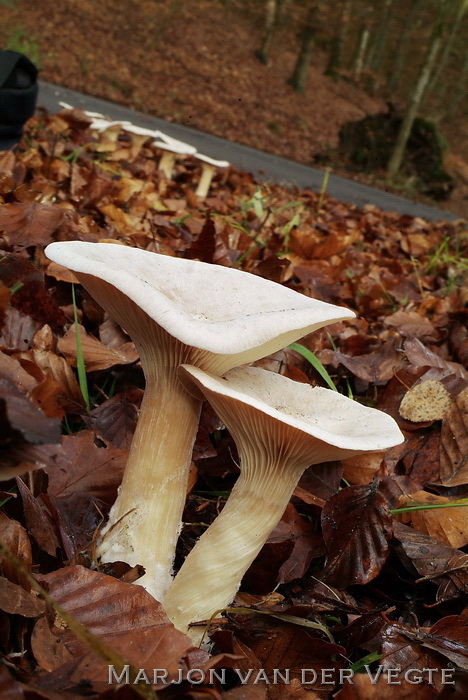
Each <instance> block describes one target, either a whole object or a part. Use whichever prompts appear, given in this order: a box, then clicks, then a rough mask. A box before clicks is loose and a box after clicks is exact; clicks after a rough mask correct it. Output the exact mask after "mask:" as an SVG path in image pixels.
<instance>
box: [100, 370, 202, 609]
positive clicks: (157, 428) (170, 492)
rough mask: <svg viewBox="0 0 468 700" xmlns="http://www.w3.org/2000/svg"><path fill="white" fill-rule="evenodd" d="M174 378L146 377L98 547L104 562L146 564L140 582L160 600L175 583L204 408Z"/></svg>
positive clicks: (138, 581)
mask: <svg viewBox="0 0 468 700" xmlns="http://www.w3.org/2000/svg"><path fill="white" fill-rule="evenodd" d="M146 364H147V363H146ZM172 374H173V376H170V374H169V373H168V375H167V376H166V377H164V378H161V377H158V378H156V377H155V376H154V373H153V375H151V374H150V373H149V372H147V373H146V378H147V384H146V390H145V395H144V399H143V403H142V406H141V411H140V416H139V420H138V424H137V428H136V431H135V435H134V438H133V441H132V446H131V450H130V455H129V458H128V462H127V466H126V469H125V474H124V478H123V481H122V485H121V487H120V490H119V496H118V498H117V500H116V502H115V503H114V505H113V507H112V509H111V511H110V515H109V521H108V523H107V525H106V527H105V528H104V529H103V530H102V532H101V538H102V539H101V541H100V543H99V545H98V547H97V554H98V556H99V557H100V558H101V561H102V562H113V561H125V562H127V563H128V564H130V565H131V566H135V565H137V564H142V565H143V566H144V567H145V569H146V573H145V575H144V576H143V577H142V578H140V579H138V580H137V581H136V583H138V584H139V585H141V586H143V587H144V588H145V589H146V590H147V591H148V592H149V593H151V595H152V596H154V597H155V598H156V599H157V600H159V601H161V600H162V599H163V598H164V595H165V593H166V591H167V589H168V587H169V585H170V583H171V581H172V577H171V573H172V563H173V557H174V551H175V546H176V542H177V537H178V534H179V529H180V523H181V519H182V511H183V508H184V503H185V498H186V484H187V478H188V471H189V469H190V464H191V456H192V447H193V443H194V439H195V436H196V433H197V426H198V420H199V416H200V407H201V402H200V401H198V400H197V399H194V398H192V397H191V396H190V395H189V394H188V393H187V392H186V391H185V390H184V389H183V388H182V386H181V385H180V383H179V382H178V380H177V378H176V377H175V376H174V373H172ZM175 425H177V430H174V426H175ZM155 474H156V479H155Z"/></svg>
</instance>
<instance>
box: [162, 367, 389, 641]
mask: <svg viewBox="0 0 468 700" xmlns="http://www.w3.org/2000/svg"><path fill="white" fill-rule="evenodd" d="M179 376H180V378H181V381H183V382H184V384H185V385H186V387H187V388H188V389H189V390H190V391H191V392H192V393H193V394H194V395H195V396H200V395H202V396H204V397H205V398H206V399H208V401H209V402H210V403H211V405H212V406H213V408H214V409H215V411H216V413H217V414H218V415H219V417H220V418H221V420H222V421H223V423H225V425H226V426H227V427H228V429H229V431H230V433H231V435H232V436H233V438H234V440H235V442H236V445H237V448H238V451H239V456H240V460H241V467H240V468H241V474H240V476H239V478H238V480H237V482H236V484H235V486H234V488H233V490H232V492H231V495H230V497H229V499H228V501H227V503H226V505H225V506H224V508H223V510H222V511H221V513H220V515H219V516H218V517H217V518H216V520H215V521H214V522H213V523H212V524H211V525H210V527H209V528H208V530H206V532H205V533H204V534H203V535H202V536H201V538H200V539H199V540H198V542H197V543H196V545H195V547H194V548H193V549H192V551H191V552H190V554H189V555H188V557H187V559H186V560H185V562H184V564H183V565H182V568H181V569H180V571H179V573H178V574H177V576H176V577H175V579H174V582H173V584H172V586H171V587H170V588H169V591H168V593H167V595H166V598H165V600H164V609H165V611H166V613H167V615H168V617H169V618H170V619H171V620H172V622H173V623H174V625H175V626H176V627H177V628H178V629H180V630H182V631H184V632H186V631H187V629H188V626H189V625H190V623H191V622H194V621H199V620H207V619H209V618H210V617H211V616H212V615H213V614H214V613H216V612H217V611H219V610H222V609H224V608H226V607H227V606H228V605H229V603H231V601H232V599H233V598H234V596H235V594H236V591H237V589H238V588H239V585H240V583H241V580H242V577H243V575H244V573H245V572H246V571H247V569H248V567H249V566H250V564H251V563H252V562H253V560H254V559H255V557H256V556H257V554H258V553H259V551H260V549H261V548H262V547H263V545H264V543H265V542H266V540H267V539H268V536H269V534H270V533H271V531H272V530H273V529H274V528H275V526H276V525H277V523H278V522H279V520H280V519H281V516H282V514H283V512H284V510H285V508H286V506H287V504H288V501H289V499H290V497H291V494H292V492H293V490H294V488H295V486H296V485H297V482H298V481H299V479H300V477H301V475H302V473H303V471H304V470H305V469H306V468H307V467H308V466H310V465H312V464H318V463H320V462H327V461H331V460H336V459H344V458H346V457H351V456H352V455H358V454H362V453H364V452H374V451H376V450H384V449H386V448H388V447H392V446H393V445H398V444H399V443H400V442H402V441H403V435H402V434H401V432H400V430H399V428H398V425H397V424H396V422H395V421H394V420H393V418H391V416H388V415H387V414H386V413H383V412H381V411H377V410H376V409H373V408H367V407H365V406H362V405H361V404H359V403H357V402H355V401H352V400H351V399H348V398H346V397H345V396H342V395H341V394H338V393H337V392H334V391H331V390H330V389H322V388H320V387H311V386H310V385H308V384H302V383H299V382H294V381H292V380H291V379H288V378H287V377H283V376H281V375H279V374H274V373H273V372H269V371H267V370H264V369H260V368H258V367H241V368H237V369H233V370H231V371H230V372H228V373H227V374H226V375H225V376H224V377H222V378H219V377H215V376H213V375H212V374H209V373H207V372H204V371H203V370H201V369H198V368H196V367H189V366H187V365H183V366H182V367H180V369H179ZM199 630H200V628H193V629H192V630H191V632H190V634H191V635H192V638H193V639H194V640H195V641H199Z"/></svg>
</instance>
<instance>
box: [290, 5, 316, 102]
mask: <svg viewBox="0 0 468 700" xmlns="http://www.w3.org/2000/svg"><path fill="white" fill-rule="evenodd" d="M316 16H317V7H316V6H315V5H313V6H312V7H311V8H310V9H309V12H308V14H307V19H306V21H305V24H304V27H303V30H302V33H301V44H300V47H299V53H298V54H297V59H296V64H295V66H294V70H293V72H292V75H291V77H290V78H289V79H288V81H287V82H288V83H289V85H292V86H293V88H294V89H295V90H296V92H304V86H305V81H306V78H307V73H308V70H309V66H310V61H311V59H312V52H313V49H314V41H315V33H316V24H317V20H316Z"/></svg>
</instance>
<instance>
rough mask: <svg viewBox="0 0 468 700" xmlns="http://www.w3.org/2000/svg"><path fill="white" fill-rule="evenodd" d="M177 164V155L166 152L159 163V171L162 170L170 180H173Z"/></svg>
mask: <svg viewBox="0 0 468 700" xmlns="http://www.w3.org/2000/svg"><path fill="white" fill-rule="evenodd" d="M175 162H176V154H175V153H172V152H171V151H165V152H164V153H163V154H162V156H161V160H160V161H159V166H158V169H159V170H161V171H162V172H163V173H164V175H165V176H166V178H167V179H168V180H170V179H171V177H172V173H173V172H174V166H175Z"/></svg>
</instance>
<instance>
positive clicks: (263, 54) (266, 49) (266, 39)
mask: <svg viewBox="0 0 468 700" xmlns="http://www.w3.org/2000/svg"><path fill="white" fill-rule="evenodd" d="M288 2H289V0H267V2H266V15H265V26H264V33H263V38H262V43H261V45H260V48H258V49H256V50H255V51H254V53H255V56H256V57H257V58H258V60H259V61H260V62H261V63H264V64H265V65H266V64H267V63H268V55H269V53H270V49H271V42H272V41H273V36H274V34H275V30H276V29H277V28H278V25H279V24H280V22H281V19H282V18H283V13H284V9H285V7H286V5H287V3H288Z"/></svg>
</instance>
